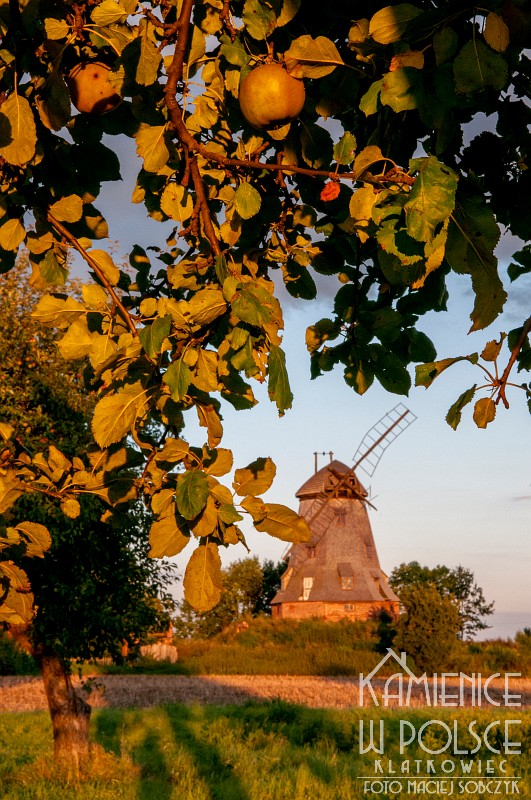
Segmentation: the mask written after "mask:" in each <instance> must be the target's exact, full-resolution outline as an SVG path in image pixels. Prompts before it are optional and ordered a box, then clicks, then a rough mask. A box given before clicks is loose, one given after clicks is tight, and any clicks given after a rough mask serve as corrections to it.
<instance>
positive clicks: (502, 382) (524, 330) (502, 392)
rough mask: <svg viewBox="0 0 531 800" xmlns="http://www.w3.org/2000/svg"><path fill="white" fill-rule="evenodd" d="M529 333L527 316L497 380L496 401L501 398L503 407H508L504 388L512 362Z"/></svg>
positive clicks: (530, 326)
mask: <svg viewBox="0 0 531 800" xmlns="http://www.w3.org/2000/svg"><path fill="white" fill-rule="evenodd" d="M529 333H531V317H528V318H527V320H526V321H525V322H524V327H523V328H522V333H521V334H520V336H519V337H518V341H517V342H516V344H515V346H514V347H513V349H512V350H511V357H510V359H509V361H508V362H507V366H506V367H505V369H504V371H503V374H502V376H501V378H500V380H499V386H500V392H499V395H498V398H497V400H496V402H497V403H499V401H500V400H501V401H502V403H503V405H504V406H505V408H509V401H508V400H507V397H506V396H505V388H506V386H507V381H508V379H509V375H510V372H511V370H512V368H513V366H514V362H515V361H516V359H517V358H518V353H519V352H520V350H521V349H522V345H523V344H524V342H525V340H526V339H527V337H528V336H529Z"/></svg>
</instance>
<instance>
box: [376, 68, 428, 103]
mask: <svg viewBox="0 0 531 800" xmlns="http://www.w3.org/2000/svg"><path fill="white" fill-rule="evenodd" d="M382 81H383V82H382V88H381V92H380V101H381V103H382V105H384V106H389V108H392V109H393V111H394V112H395V113H396V114H398V113H399V112H400V111H412V110H413V109H414V108H418V106H419V105H420V102H419V101H420V98H421V93H422V83H421V82H422V74H421V72H420V71H419V70H418V69H413V68H412V67H404V68H403V69H397V70H395V71H394V72H388V73H386V74H385V75H384V77H383V79H382Z"/></svg>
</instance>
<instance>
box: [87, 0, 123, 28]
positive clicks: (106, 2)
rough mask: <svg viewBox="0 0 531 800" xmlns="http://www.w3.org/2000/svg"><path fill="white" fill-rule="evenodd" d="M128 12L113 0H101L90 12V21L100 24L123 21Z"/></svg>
mask: <svg viewBox="0 0 531 800" xmlns="http://www.w3.org/2000/svg"><path fill="white" fill-rule="evenodd" d="M127 17H128V14H127V11H125V10H124V8H123V7H122V6H120V5H119V4H118V3H116V2H115V0H102V2H101V3H99V5H97V6H96V8H95V9H94V11H93V12H92V22H94V23H95V24H96V25H101V27H102V28H104V27H105V26H106V25H112V24H113V23H114V22H125V21H126V20H127Z"/></svg>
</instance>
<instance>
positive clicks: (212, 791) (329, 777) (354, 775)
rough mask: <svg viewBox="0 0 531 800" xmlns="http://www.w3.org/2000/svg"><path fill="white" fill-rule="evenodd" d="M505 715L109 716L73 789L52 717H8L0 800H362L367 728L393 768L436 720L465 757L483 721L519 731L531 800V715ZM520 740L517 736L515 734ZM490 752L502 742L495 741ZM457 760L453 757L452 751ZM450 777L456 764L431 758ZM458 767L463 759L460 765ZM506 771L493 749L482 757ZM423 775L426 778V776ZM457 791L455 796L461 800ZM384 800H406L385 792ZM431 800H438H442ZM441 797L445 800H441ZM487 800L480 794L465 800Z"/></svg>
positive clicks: (178, 710)
mask: <svg viewBox="0 0 531 800" xmlns="http://www.w3.org/2000/svg"><path fill="white" fill-rule="evenodd" d="M512 711H513V713H510V712H509V711H507V710H500V709H489V710H477V709H475V710H470V709H467V710H459V711H455V710H454V711H452V710H449V709H444V710H441V709H437V710H435V709H431V710H430V709H419V710H415V711H414V712H412V711H410V710H405V709H402V710H397V711H394V712H391V711H381V710H376V709H371V710H369V709H352V710H335V709H334V710H330V709H309V708H302V707H298V706H294V705H290V704H287V703H283V702H273V703H268V704H257V703H249V704H247V705H245V706H227V707H223V708H221V707H212V706H206V707H185V706H176V705H172V706H166V707H160V708H154V709H143V710H140V709H106V710H100V711H98V712H95V713H94V717H93V721H92V739H93V741H94V742H95V756H94V761H93V764H92V767H91V773H90V775H89V776H88V777H87V776H85V777H84V778H82V779H81V780H80V781H79V782H78V783H75V784H72V783H68V782H66V781H65V780H63V779H61V778H60V777H58V776H57V775H54V771H53V767H52V766H51V750H52V745H51V732H50V727H49V722H48V718H47V716H46V714H44V713H40V712H39V713H25V714H4V715H2V716H0V796H1V797H2V800H44V798H45V799H46V800H96V798H97V800H111V799H112V800H133V798H134V799H135V800H285V798H290V800H340V798H341V800H344V798H349V800H361V798H364V797H367V796H368V795H367V794H364V792H363V782H362V781H360V780H359V777H360V776H362V775H374V773H375V767H374V757H375V756H374V754H372V755H360V747H359V720H360V719H363V720H365V724H367V721H368V720H369V718H371V719H373V720H374V721H376V722H377V723H378V722H379V720H380V719H383V720H384V723H385V732H386V746H385V754H384V756H383V758H384V761H385V764H386V763H387V759H392V760H393V761H394V763H395V766H396V764H398V763H399V762H401V761H403V760H404V759H405V758H409V759H410V761H411V763H412V762H413V759H420V760H421V762H422V765H423V767H424V764H425V761H426V758H427V754H426V753H425V752H423V751H422V750H421V749H420V747H419V746H418V745H415V746H413V745H412V746H410V747H409V748H408V749H407V751H406V753H405V754H404V756H400V754H399V749H398V745H399V742H398V730H399V720H400V719H408V720H410V721H411V722H412V723H413V724H414V725H415V727H416V728H417V729H419V728H420V726H421V725H422V724H423V723H425V722H428V721H429V720H432V719H440V720H444V721H445V722H446V723H447V724H449V725H452V721H453V720H454V719H455V720H457V721H458V725H459V745H460V748H461V749H463V748H464V747H472V746H473V745H474V744H475V740H473V739H472V738H471V737H470V735H469V734H467V733H466V730H465V729H466V726H468V724H469V723H470V722H471V721H472V720H477V726H476V730H477V731H478V732H479V733H480V735H481V732H482V731H483V730H484V729H485V726H486V725H487V724H488V723H489V722H492V721H493V720H496V719H500V720H503V719H505V718H509V719H521V720H522V724H521V725H520V726H519V730H518V734H517V736H516V735H513V736H512V738H518V739H519V740H520V741H522V743H523V744H522V750H523V752H522V754H521V755H511V756H509V757H508V758H507V765H506V769H507V774H508V776H509V777H510V776H511V775H512V776H514V775H519V776H523V782H522V784H521V785H520V796H523V797H529V792H530V791H531V784H530V776H531V764H530V759H531V755H530V752H531V713H530V712H526V713H525V714H521V713H518V714H515V713H514V712H515V711H518V709H513V710H512ZM514 733H516V732H515V731H514V730H513V734H514ZM489 741H490V743H491V745H493V746H495V747H499V746H500V744H501V741H502V737H501V736H500V734H499V733H496V734H495V733H494V731H493V732H492V735H491V737H490V740H489ZM424 742H425V745H426V746H428V747H430V749H433V750H435V749H438V748H439V747H440V746H441V743H442V744H444V738H443V733H442V729H441V728H440V727H437V726H431V727H430V728H429V730H428V732H427V733H426V736H425V739H424ZM449 752H451V751H449ZM429 757H430V758H432V759H433V760H434V762H435V764H436V765H437V767H438V770H439V771H440V770H441V762H442V761H443V759H448V758H449V755H448V752H447V753H446V754H443V755H440V756H429ZM454 758H455V757H454ZM487 758H490V759H494V761H496V760H497V758H496V756H494V755H493V753H491V752H490V751H488V750H487V748H486V747H485V746H483V747H482V748H481V750H480V751H479V752H478V753H477V754H476V755H475V756H474V761H475V767H474V770H473V774H476V772H477V770H478V768H479V764H480V762H481V763H482V765H483V769H485V760H486V759H487ZM423 774H425V773H424V772H423ZM457 794H458V792H457V789H456V791H455V795H456V796H457ZM374 796H377V797H379V798H388V797H397V796H407V795H406V794H405V793H401V794H400V795H397V794H396V793H392V794H389V793H387V792H385V791H384V792H381V793H379V794H378V795H374ZM431 796H434V795H433V794H432V795H431ZM435 796H436V797H440V796H441V795H435ZM466 797H467V798H469V800H480V797H482V795H481V794H480V793H475V792H470V793H467V794H466Z"/></svg>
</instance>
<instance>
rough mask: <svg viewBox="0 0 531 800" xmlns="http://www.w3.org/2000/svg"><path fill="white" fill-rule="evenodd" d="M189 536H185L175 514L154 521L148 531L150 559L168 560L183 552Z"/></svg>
mask: <svg viewBox="0 0 531 800" xmlns="http://www.w3.org/2000/svg"><path fill="white" fill-rule="evenodd" d="M189 541H190V536H187V535H186V534H185V533H183V531H182V530H181V528H179V525H178V524H177V519H176V518H175V514H169V515H168V516H167V517H162V518H161V519H158V520H156V521H155V522H154V523H153V525H152V526H151V528H150V529H149V546H150V549H149V556H150V558H165V557H167V558H170V556H176V555H178V554H179V553H180V552H181V550H184V548H185V547H186V545H187V544H188V542H189Z"/></svg>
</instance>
